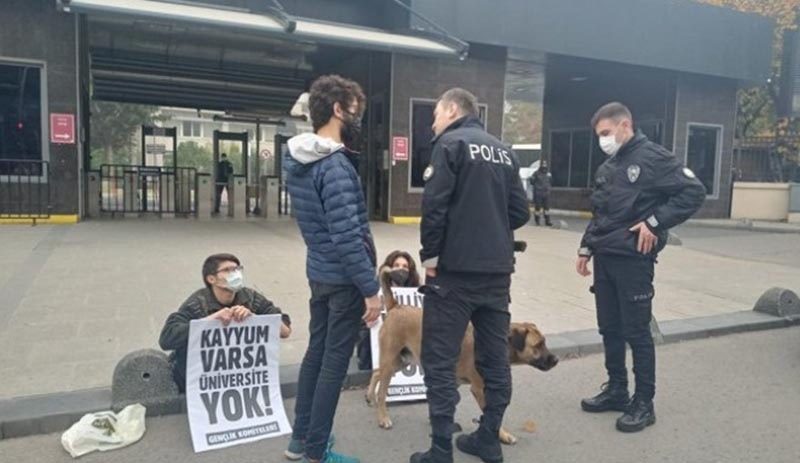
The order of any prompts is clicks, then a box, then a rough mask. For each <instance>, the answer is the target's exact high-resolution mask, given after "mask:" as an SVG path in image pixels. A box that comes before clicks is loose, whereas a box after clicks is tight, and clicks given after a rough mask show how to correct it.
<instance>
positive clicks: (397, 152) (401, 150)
mask: <svg viewBox="0 0 800 463" xmlns="http://www.w3.org/2000/svg"><path fill="white" fill-rule="evenodd" d="M392 160H394V161H408V137H392Z"/></svg>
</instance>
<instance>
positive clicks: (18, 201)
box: [0, 159, 51, 224]
mask: <svg viewBox="0 0 800 463" xmlns="http://www.w3.org/2000/svg"><path fill="white" fill-rule="evenodd" d="M50 210H51V204H50V163H49V162H47V161H39V160H27V159H0V218H12V219H32V220H33V221H34V224H35V223H36V220H37V219H47V218H49V217H50Z"/></svg>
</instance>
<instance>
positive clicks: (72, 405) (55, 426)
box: [0, 310, 800, 440]
mask: <svg viewBox="0 0 800 463" xmlns="http://www.w3.org/2000/svg"><path fill="white" fill-rule="evenodd" d="M658 325H659V327H660V330H661V333H662V334H663V338H664V342H663V343H665V344H666V343H677V342H682V341H690V340H694V339H703V338H708V337H713V336H723V335H727V334H735V333H744V332H751V331H763V330H770V329H777V328H787V327H790V326H800V317H775V316H772V315H767V314H763V313H759V312H754V311H752V310H746V311H742V312H733V313H726V314H720V315H711V316H706V317H698V318H690V319H683V320H668V321H663V322H659V324H658ZM547 345H548V347H549V348H550V351H551V352H553V353H554V354H556V355H558V356H559V357H562V358H575V357H582V356H585V355H590V354H597V353H601V352H602V351H603V341H602V338H601V337H600V334H599V333H598V332H597V330H580V331H569V332H565V333H558V334H548V335H547ZM280 372H281V393H282V394H283V398H284V399H289V398H293V397H296V396H297V378H298V375H299V373H300V365H298V364H292V365H287V366H284V367H282V368H281V369H280ZM371 376H372V372H371V371H359V370H358V368H357V364H356V360H355V359H352V360H351V362H350V367H349V368H348V372H347V376H346V377H345V381H344V385H343V387H344V389H351V388H356V387H364V386H365V385H366V384H367V383H368V382H369V379H370V377H371ZM109 409H111V388H110V387H106V388H96V389H83V390H78V391H71V392H60V393H55V394H44V395H36V396H29V397H19V398H11V399H0V440H2V439H10V438H14V437H25V436H30V435H35V434H50V433H55V432H61V431H64V430H66V429H67V428H69V427H70V426H71V425H72V424H73V423H75V422H76V421H78V420H79V419H80V418H81V417H82V416H83V415H84V414H86V413H91V412H96V411H101V410H109ZM178 413H186V404H185V400H184V396H177V397H174V398H172V399H169V400H168V401H165V402H163V403H160V404H158V405H157V406H152V405H151V406H149V407H148V409H147V415H148V416H160V415H169V414H178Z"/></svg>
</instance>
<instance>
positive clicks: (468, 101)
mask: <svg viewBox="0 0 800 463" xmlns="http://www.w3.org/2000/svg"><path fill="white" fill-rule="evenodd" d="M439 101H440V102H443V103H453V104H454V105H456V107H457V108H458V109H459V111H460V112H461V113H462V114H464V115H467V116H475V117H477V116H478V114H479V112H478V98H476V97H475V95H473V94H472V93H470V92H469V91H467V90H464V89H463V88H458V87H455V88H451V89H450V90H448V91H446V92H444V93H442V96H440V97H439Z"/></svg>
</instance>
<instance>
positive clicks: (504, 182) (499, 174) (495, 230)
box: [411, 88, 530, 463]
mask: <svg viewBox="0 0 800 463" xmlns="http://www.w3.org/2000/svg"><path fill="white" fill-rule="evenodd" d="M433 131H434V133H435V135H436V136H435V137H434V139H433V153H432V156H431V163H430V165H429V166H428V167H427V169H426V170H425V173H424V175H423V178H424V180H425V193H424V195H423V199H422V225H421V229H420V234H421V241H422V250H421V251H420V257H421V261H422V266H423V267H424V268H425V269H426V275H427V279H426V286H424V287H423V291H424V293H425V302H424V309H423V321H422V366H423V368H424V370H425V385H426V386H427V388H428V406H429V412H430V421H431V426H432V428H433V433H432V438H433V441H432V445H431V448H430V450H428V451H427V452H424V453H422V452H420V453H415V454H414V455H412V456H411V463H450V462H452V461H453V448H452V447H453V444H452V433H453V415H454V414H455V409H456V404H457V403H458V401H459V395H458V390H457V382H456V375H455V367H456V362H457V360H458V357H459V352H460V348H461V342H462V340H463V338H464V333H465V331H466V329H467V324H468V323H469V322H470V321H471V322H472V324H473V327H474V336H475V364H476V366H477V369H478V372H479V373H480V374H481V377H482V378H483V380H484V382H485V389H484V391H485V396H486V406H485V408H484V410H483V416H482V417H481V422H480V426H479V428H478V430H477V431H476V432H474V433H472V434H469V435H462V436H459V438H458V440H457V442H456V443H457V445H458V448H459V449H460V450H461V451H463V452H465V453H468V454H471V455H476V456H479V457H480V458H481V459H483V461H486V462H501V461H502V460H503V453H502V449H501V448H500V441H499V439H498V432H499V430H500V425H501V423H502V420H503V414H504V413H505V409H506V407H507V406H508V403H509V400H510V398H511V370H510V368H509V353H508V333H509V321H510V314H509V311H508V304H509V287H510V283H511V273H512V272H513V271H514V255H513V254H514V234H513V230H515V229H517V228H519V227H522V226H523V225H525V224H526V223H527V222H528V220H529V219H530V211H529V209H528V201H527V198H526V196H525V190H524V189H523V185H522V180H521V179H520V177H519V162H518V160H517V157H516V155H515V154H514V152H512V151H510V150H508V149H507V148H505V147H504V146H503V144H502V143H501V142H500V141H499V140H498V139H496V138H495V137H493V136H492V135H489V134H488V133H487V132H486V131H485V130H484V128H483V123H482V122H481V121H480V119H479V118H478V102H477V100H476V98H475V96H474V95H472V94H471V93H469V92H468V91H466V90H463V89H459V88H454V89H451V90H448V91H447V92H445V93H444V94H443V95H442V96H441V97H440V98H439V101H438V102H437V104H436V109H435V111H434V123H433Z"/></svg>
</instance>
